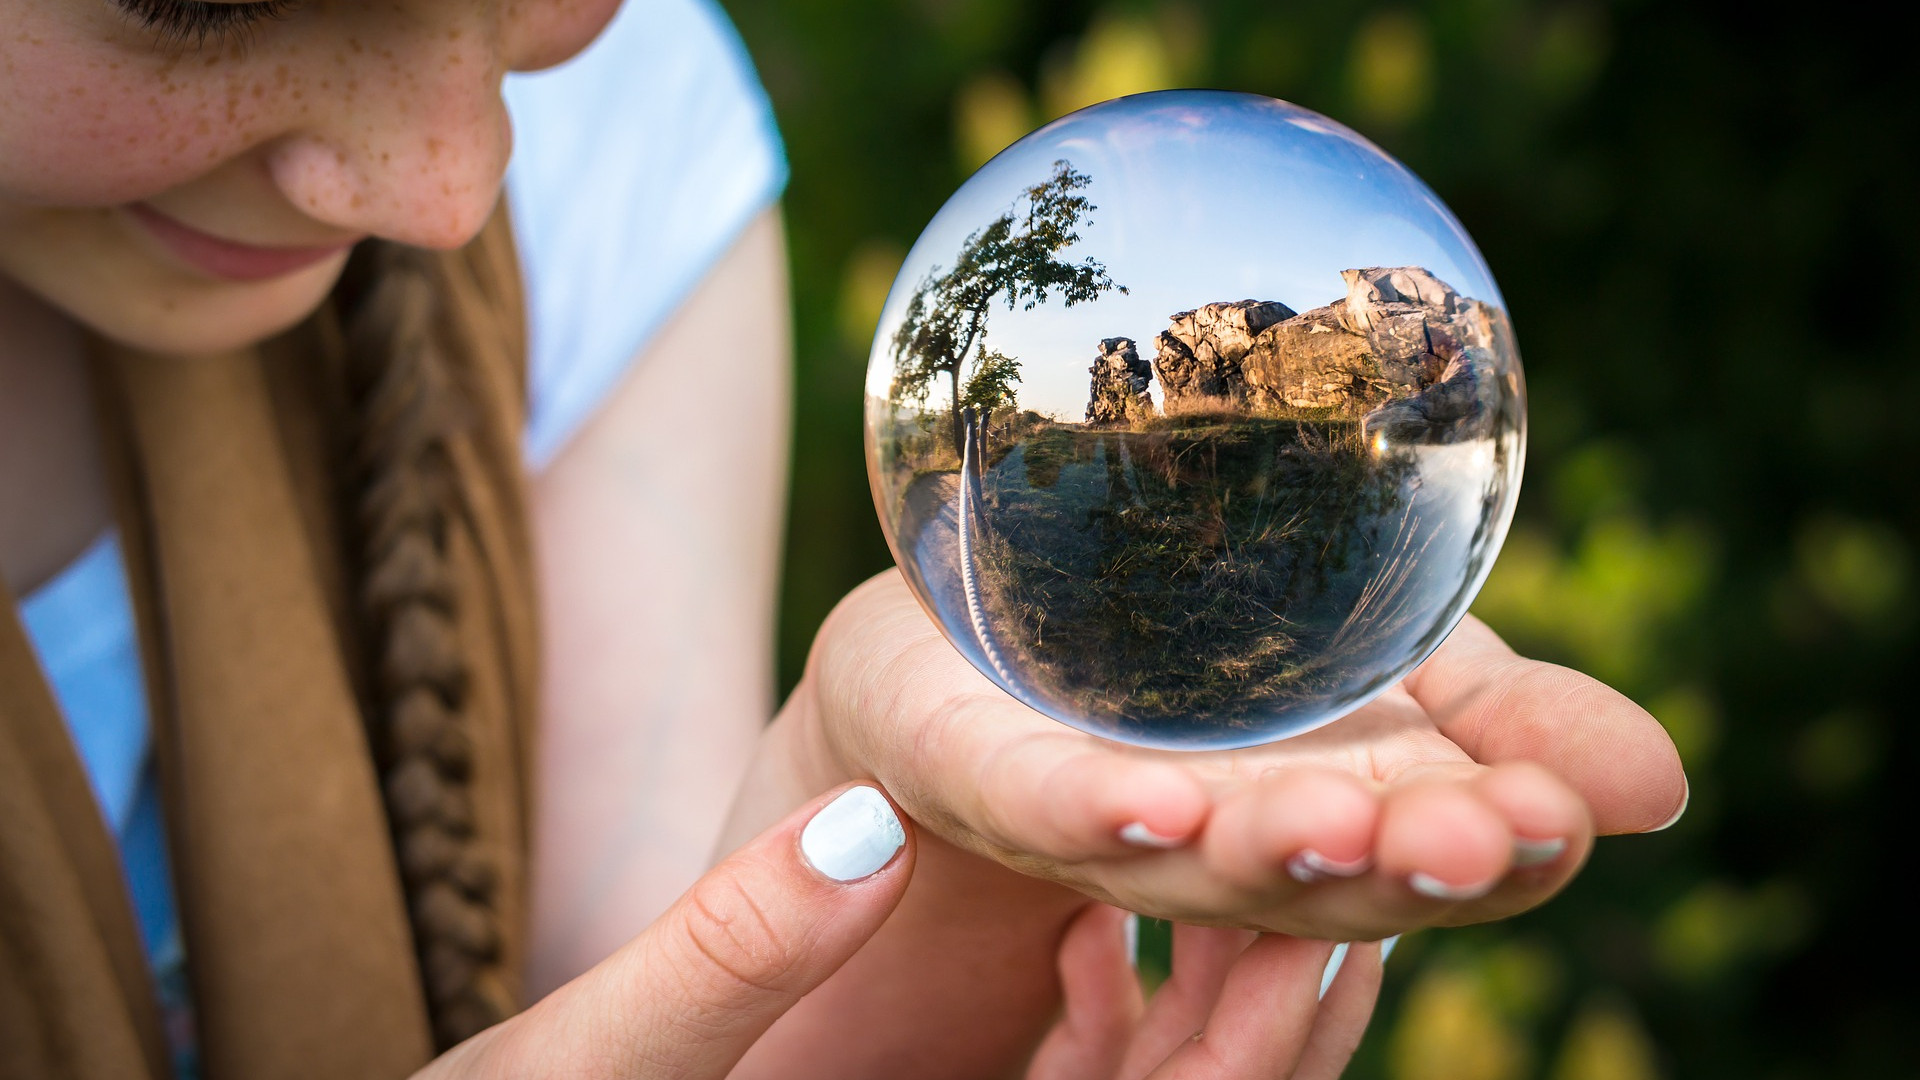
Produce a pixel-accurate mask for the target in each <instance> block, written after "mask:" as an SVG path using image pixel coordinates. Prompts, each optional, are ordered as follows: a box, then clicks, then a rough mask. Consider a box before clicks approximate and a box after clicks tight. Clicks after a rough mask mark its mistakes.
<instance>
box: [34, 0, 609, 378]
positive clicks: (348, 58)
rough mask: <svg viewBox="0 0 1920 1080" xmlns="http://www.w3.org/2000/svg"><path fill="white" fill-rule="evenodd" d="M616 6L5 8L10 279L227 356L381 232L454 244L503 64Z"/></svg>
mask: <svg viewBox="0 0 1920 1080" xmlns="http://www.w3.org/2000/svg"><path fill="white" fill-rule="evenodd" d="M618 3H619V0H269V2H265V3H229V2H224V0H0V275H4V276H6V277H8V278H11V279H13V280H14V281H15V282H17V283H18V284H20V285H22V286H24V287H26V288H27V289H29V290H30V291H32V292H34V293H37V294H38V295H39V296H40V297H41V298H43V299H44V300H46V301H48V302H49V303H51V304H53V305H54V306H55V307H57V308H59V309H61V310H63V311H65V312H66V313H67V314H69V315H71V316H72V317H73V318H74V319H76V320H78V321H79V322H81V323H83V324H85V325H87V326H89V327H91V328H92V329H94V330H96V331H98V332H99V333H101V334H103V335H105V336H107V337H109V338H112V339H114V340H117V341H120V342H123V343H125V344H129V345H132V346H135V347H138V348H144V349H149V350H153V351H159V352H171V353H201V352H215V351H221V350H225V349H231V348H236V347H240V346H244V345H248V344H252V343H254V342H258V341H260V340H262V339H264V338H266V337H269V336H271V335H272V334H274V333H277V332H278V331H280V330H283V329H285V328H287V327H289V326H291V325H293V324H294V323H296V322H298V321H300V320H301V319H302V318H304V317H306V315H307V314H308V313H310V312H311V311H312V310H313V309H314V307H315V306H317V305H318V304H319V302H320V301H321V299H322V298H323V297H324V296H325V295H326V293H327V292H328V290H330V289H331V288H332V286H333V283H334V280H335V278H336V277H337V276H338V274H339V272H340V268H341V266H342V264H344V263H345V261H346V257H347V251H348V249H349V248H350V247H351V246H352V245H353V244H354V243H355V242H356V241H358V240H360V239H362V238H365V237H369V236H373V237H382V238H385V239H389V240H396V241H400V242H402V243H407V244H414V245H419V246H424V247H434V248H452V247H457V246H459V245H460V244H463V243H465V242H466V241H467V240H468V239H470V238H471V237H472V236H473V235H474V234H475V233H476V232H477V231H478V230H479V228H480V226H481V225H482V224H484V223H485V221H486V219H487V216H488V214H489V213H490V212H491V211H492V209H493V205H494V202H495V199H496V198H497V197H498V195H499V190H500V179H501V176H502V174H503V172H504V171H505V169H506V164H507V155H508V150H509V148H510V146H511V131H510V129H509V126H508V122H507V115H506V111H505V109H504V108H503V107H502V104H501V100H500V80H501V76H502V75H503V74H505V73H506V72H507V71H508V70H510V69H517V68H537V67H544V66H547V65H550V64H554V63H558V62H559V61H561V60H563V59H565V58H566V57H568V56H571V55H572V54H573V53H574V52H576V51H578V50H579V49H581V48H582V47H584V46H585V45H586V44H587V42H588V41H590V40H592V38H593V36H594V35H595V34H597V33H598V32H599V31H600V29H601V27H603V26H604V25H605V24H606V22H607V20H608V19H609V18H611V17H612V14H613V11H614V9H615V7H617V6H618Z"/></svg>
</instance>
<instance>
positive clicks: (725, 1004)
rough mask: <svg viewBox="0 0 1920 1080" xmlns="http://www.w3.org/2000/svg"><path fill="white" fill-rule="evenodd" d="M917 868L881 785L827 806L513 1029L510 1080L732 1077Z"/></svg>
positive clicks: (732, 863) (722, 873) (748, 852)
mask: <svg viewBox="0 0 1920 1080" xmlns="http://www.w3.org/2000/svg"><path fill="white" fill-rule="evenodd" d="M912 868H913V845H912V841H911V839H910V836H909V834H908V831H907V830H905V829H904V828H903V827H902V824H901V819H900V817H899V815H898V813H897V812H896V811H895V810H894V808H893V807H892V805H891V804H890V803H889V802H888V800H887V799H886V797H885V796H884V795H882V794H881V793H880V791H879V789H878V788H875V787H871V786H866V785H856V786H852V787H848V788H845V789H843V790H841V791H839V792H838V793H836V794H834V795H832V796H831V797H825V796H823V797H822V798H820V799H817V800H815V801H814V802H813V803H811V804H809V805H808V806H807V807H805V808H804V809H802V810H800V811H798V812H796V813H794V814H793V815H791V816H789V817H788V818H787V819H786V820H784V821H782V822H781V823H780V824H778V825H776V826H774V827H773V828H771V829H769V830H768V831H766V832H765V833H762V834H761V835H760V836H759V837H757V838H755V839H754V840H753V841H751V842H750V843H748V844H747V845H746V846H745V847H743V848H742V849H740V850H739V851H737V852H735V853H734V854H733V855H732V856H731V857H729V858H728V859H726V860H725V861H724V862H722V863H721V864H720V865H718V866H716V867H714V868H713V869H712V870H710V871H708V872H707V874H706V875H705V876H704V877H702V878H701V879H700V880H699V881H697V882H695V883H694V886H693V888H692V889H690V890H688V892H687V893H686V895H684V896H682V897H681V898H680V900H679V901H678V902H676V903H675V904H674V905H673V907H672V908H670V909H669V910H668V911H667V913H666V914H664V915H662V916H661V917H660V919H659V920H658V921H656V922H655V923H654V924H653V925H652V926H650V927H649V928H648V929H647V930H646V932H645V933H643V934H641V935H640V936H639V937H638V938H635V939H634V940H633V941H632V942H629V943H628V944H627V945H626V946H624V947H623V948H622V949H621V950H620V951H619V952H617V953H615V954H614V955H613V956H612V957H610V958H608V959H607V960H606V961H605V962H604V963H602V964H600V965H599V966H598V967H596V968H594V969H593V970H592V971H590V972H588V973H587V974H586V975H583V976H581V977H580V978H579V979H576V980H575V981H574V982H572V983H570V984H568V985H567V986H565V987H562V988H561V989H560V990H558V991H556V992H554V993H553V994H551V995H549V996H548V997H547V998H546V999H545V1000H544V1001H542V1002H541V1003H540V1004H539V1005H537V1006H536V1007H535V1008H534V1009H532V1010H530V1011H528V1012H527V1013H525V1014H523V1016H522V1017H520V1018H519V1019H517V1020H515V1021H511V1022H510V1024H511V1025H513V1026H514V1028H515V1030H514V1032H513V1033H512V1036H511V1038H510V1040H508V1041H507V1043H506V1045H505V1046H504V1047H503V1048H502V1049H501V1052H502V1053H503V1054H504V1055H505V1058H504V1060H505V1061H506V1062H507V1063H508V1066H507V1067H505V1068H502V1069H500V1070H499V1074H500V1075H505V1076H520V1075H554V1076H569V1077H582V1078H587V1080H599V1078H602V1077H604V1078H607V1080H612V1078H614V1077H630V1076H636V1075H647V1076H675V1077H688V1078H693V1080H699V1078H705V1077H716V1078H717V1077H722V1076H725V1075H726V1074H727V1072H728V1071H729V1070H730V1069H731V1068H732V1067H733V1064H734V1062H736V1061H737V1060H738V1059H739V1058H740V1056H741V1055H742V1054H744V1053H745V1052H746V1050H747V1048H748V1047H749V1046H751V1045H752V1044H753V1042H754V1041H755V1040H756V1039H758V1038H759V1037H760V1036H761V1035H762V1034H763V1033H765V1031H766V1030H767V1028H768V1027H770V1026H771V1025H772V1024H773V1022H774V1020H776V1019H778V1018H779V1016H780V1015H781V1014H782V1013H784V1012H786V1011H787V1010H788V1009H789V1008H791V1007H792V1006H793V1004H794V1003H795V1002H797V1001H799V1000H800V998H801V997H802V996H803V995H805V994H806V993H807V992H808V991H809V990H811V989H813V988H814V987H815V986H818V985H819V984H820V983H821V982H823V981H825V980H826V978H827V977H828V976H829V975H831V974H833V972H834V971H836V970H838V969H839V967H840V966H841V965H842V964H843V963H845V962H846V960H847V958H848V957H850V956H852V955H853V953H854V952H855V951H856V950H857V949H859V948H860V946H861V945H862V944H864V943H865V942H866V940H867V939H868V938H869V937H871V936H872V935H873V932H874V931H875V930H877V929H879V927H880V924H881V923H883V922H885V921H886V918H887V916H888V915H889V914H890V913H891V912H892V911H893V909H894V906H895V905H896V904H898V903H899V900H900V897H901V895H902V893H904V892H905V890H906V886H907V880H908V878H909V876H910V875H911V873H912Z"/></svg>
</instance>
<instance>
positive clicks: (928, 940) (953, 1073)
mask: <svg viewBox="0 0 1920 1080" xmlns="http://www.w3.org/2000/svg"><path fill="white" fill-rule="evenodd" d="M808 708H809V705H808V702H807V700H806V696H805V693H804V691H803V692H802V693H800V694H796V696H795V699H794V700H793V701H791V702H789V703H788V706H787V708H786V709H785V710H783V711H782V713H781V715H780V716H779V717H778V718H777V719H776V720H775V721H774V723H773V725H772V726H770V727H769V728H768V729H767V732H766V735H765V736H764V738H763V740H762V744H761V747H760V749H759V752H758V753H757V754H756V757H755V761H754V765H753V768H752V770H751V771H750V773H749V775H748V778H747V782H746V784H745V785H744V786H743V788H742V790H741V793H740V798H739V800H738V801H737V802H736V804H735V807H734V813H733V816H732V818H731V820H730V822H729V825H728V829H727V833H726V837H725V839H724V840H723V845H722V847H723V851H722V853H723V854H724V852H725V851H726V850H730V849H731V848H732V847H734V846H737V845H738V844H740V843H744V842H745V841H746V840H747V839H749V838H751V837H752V836H754V835H755V834H757V833H758V832H759V831H760V830H761V829H763V828H765V827H766V826H767V825H769V824H771V823H772V822H774V821H777V820H779V819H780V818H781V817H782V816H783V815H785V814H786V813H788V812H789V811H790V810H791V809H792V808H793V807H794V806H796V805H798V804H799V803H801V802H803V801H804V800H806V799H807V798H810V797H812V796H813V795H815V794H817V793H818V792H819V791H823V790H826V789H827V788H828V787H831V786H832V785H833V784H836V783H840V782H842V781H844V780H847V779H859V777H853V776H848V775H843V774H844V773H846V772H848V771H850V770H849V769H848V768H847V767H846V766H845V765H843V764H842V763H841V762H839V761H838V759H837V758H836V757H835V755H833V754H832V753H831V751H830V750H829V749H828V748H827V747H826V746H825V744H824V742H823V741H822V740H820V739H819V738H818V737H817V736H816V734H815V732H814V731H813V729H812V726H811V721H812V717H811V716H810V715H808V714H807V709H808ZM917 832H918V837H919V843H920V848H919V861H918V864H917V868H916V870H915V873H914V878H913V882H912V884H911V886H910V887H909V888H908V891H907V895H906V898H905V899H904V900H903V901H902V902H901V904H900V907H899V908H898V909H897V910H895V912H894V914H893V916H892V917H891V918H890V919H889V920H888V921H887V923H886V925H885V926H884V927H883V928H882V929H881V930H880V932H879V934H877V935H876V936H875V937H874V938H873V939H872V940H871V941H870V942H868V943H867V945H866V946H865V947H864V948H862V949H861V950H860V952H859V953H858V954H856V955H855V956H854V958H853V959H852V960H851V961H849V962H848V963H847V965H846V966H845V967H843V968H842V969H841V970H840V972H839V973H838V974H836V975H835V976H834V977H833V978H831V979H829V980H828V981H827V983H826V984H825V985H823V986H821V987H820V988H819V989H817V990H815V991H814V992H813V993H812V994H809V995H808V996H807V997H806V998H805V999H804V1000H803V1001H802V1002H801V1003H800V1004H799V1006H798V1007H796V1008H795V1009H793V1010H792V1011H791V1012H789V1013H788V1014H787V1015H786V1016H785V1017H784V1018H783V1019H782V1020H781V1021H780V1022H779V1023H778V1024H776V1025H775V1026H774V1028H773V1030H772V1031H770V1032H769V1033H768V1034H767V1035H766V1037H765V1038H763V1039H762V1040H761V1041H760V1043H759V1044H758V1045H757V1046H756V1047H755V1048H754V1049H753V1051H751V1052H750V1053H749V1054H748V1055H747V1057H746V1059H745V1060H744V1061H743V1062H742V1063H741V1064H740V1066H739V1069H738V1070H737V1071H736V1072H735V1074H734V1075H735V1076H736V1077H745V1078H754V1077H778V1078H781V1080H805V1078H808V1077H815V1076H818V1077H833V1078H835V1080H858V1078H862V1077H875V1078H882V1077H884V1078H894V1077H900V1076H912V1077H915V1078H916V1080H940V1078H944V1077H953V1078H965V1080H979V1078H983V1077H995V1076H1002V1075H1017V1074H1018V1072H1019V1070H1020V1068H1021V1066H1022V1065H1023V1064H1024V1062H1025V1060H1026V1058H1027V1057H1028V1055H1029V1054H1030V1053H1031V1052H1032V1050H1033V1048H1034V1046H1035V1045H1036V1044H1037V1043H1038V1042H1039V1040H1040V1038H1041V1037H1042V1036H1043V1035H1044V1033H1045V1031H1046V1029H1047V1026H1048V1024H1049V1023H1050V1022H1051V1021H1052V1019H1053V1015H1054V1011H1055V1009H1056V1007H1057V1005H1058V1000H1059V987H1058V980H1057V977H1056V974H1055V955H1056V953H1057V946H1058V944H1059V941H1060V937H1061V935H1062V933H1064V931H1065V928H1066V924H1067V922H1068V921H1069V920H1070V919H1071V917H1072V916H1073V914H1074V912H1075V911H1077V910H1078V909H1079V908H1080V907H1081V906H1082V905H1084V904H1085V903H1086V898H1085V897H1084V896H1081V895H1080V894H1078V893H1076V892H1074V891H1072V890H1070V889H1067V888H1065V887H1062V886H1059V885H1055V884H1052V883H1048V882H1043V881H1040V880H1037V879H1034V878H1030V877H1026V876H1024V875H1022V874H1018V873H1016V872H1014V871H1012V870H1009V869H1007V868H1005V867H1003V866H1001V865H1000V864H998V863H995V862H992V861H990V860H988V859H984V858H982V857H980V856H977V855H974V854H972V853H969V852H965V851H962V850H960V849H958V848H956V847H954V846H952V845H951V844H949V843H947V842H945V841H944V840H942V839H940V838H939V837H938V836H936V835H934V834H933V832H932V831H931V830H929V829H926V828H924V827H922V828H918V830H917Z"/></svg>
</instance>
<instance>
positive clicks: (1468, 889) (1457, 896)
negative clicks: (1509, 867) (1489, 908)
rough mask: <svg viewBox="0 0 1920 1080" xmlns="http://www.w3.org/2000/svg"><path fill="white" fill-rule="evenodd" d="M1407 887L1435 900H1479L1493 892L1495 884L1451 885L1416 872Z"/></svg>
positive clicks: (1408, 878)
mask: <svg viewBox="0 0 1920 1080" xmlns="http://www.w3.org/2000/svg"><path fill="white" fill-rule="evenodd" d="M1407 885H1408V886H1409V887H1411V888H1412V889H1413V891H1414V892H1417V893H1419V894H1420V895H1421V896H1427V897H1432V898H1433V899H1435V900H1478V899H1480V898H1481V897H1483V896H1485V895H1487V894H1488V893H1490V892H1492V891H1493V886H1494V882H1491V881H1482V882H1478V883H1476V884H1473V885H1449V884H1447V883H1446V882H1444V881H1441V880H1440V879H1439V878H1437V877H1434V876H1433V875H1432V874H1423V873H1420V872H1418V871H1415V872H1414V873H1412V874H1410V875H1408V876H1407Z"/></svg>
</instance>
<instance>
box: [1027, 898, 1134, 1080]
mask: <svg viewBox="0 0 1920 1080" xmlns="http://www.w3.org/2000/svg"><path fill="white" fill-rule="evenodd" d="M1130 918H1132V916H1131V915H1129V914H1127V913H1126V912H1124V911H1121V910H1120V909H1119V908H1116V907H1109V906H1108V905H1106V904H1089V905H1087V907H1086V910H1084V911H1082V912H1081V913H1080V914H1079V915H1077V916H1075V917H1074V920H1073V922H1072V923H1070V924H1068V926H1067V932H1066V935H1065V937H1063V938H1062V939H1061V942H1060V965H1059V966H1060V991H1061V995H1062V997H1063V998H1064V999H1065V1008H1064V1010H1063V1015H1062V1016H1061V1018H1060V1021H1059V1022H1058V1023H1056V1024H1055V1025H1054V1026H1053V1030H1052V1031H1051V1032H1049V1033H1048V1034H1047V1037H1046V1039H1045V1040H1044V1041H1043V1042H1042V1043H1041V1044H1040V1050H1039V1051H1038V1052H1037V1053H1036V1054H1034V1057H1033V1064H1032V1065H1031V1066H1030V1067H1029V1068H1028V1070H1027V1080H1110V1078H1111V1077H1113V1075H1114V1074H1115V1073H1116V1072H1117V1071H1118V1070H1119V1068H1120V1063H1121V1060H1122V1058H1124V1057H1125V1055H1126V1052H1127V1043H1128V1041H1129V1040H1130V1039H1131V1038H1132V1035H1133V1029H1134V1025H1135V1024H1137V1023H1139V1021H1140V1014H1141V1012H1142V1011H1143V1010H1144V1009H1145V1008H1146V1002H1145V1001H1144V1000H1143V998H1142V997H1141V993H1140V979H1139V977H1138V976H1137V975H1136V974H1135V972H1134V968H1133V957H1132V956H1131V955H1130V951H1129V948H1128V944H1127V929H1126V924H1127V920H1128V919H1130Z"/></svg>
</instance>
